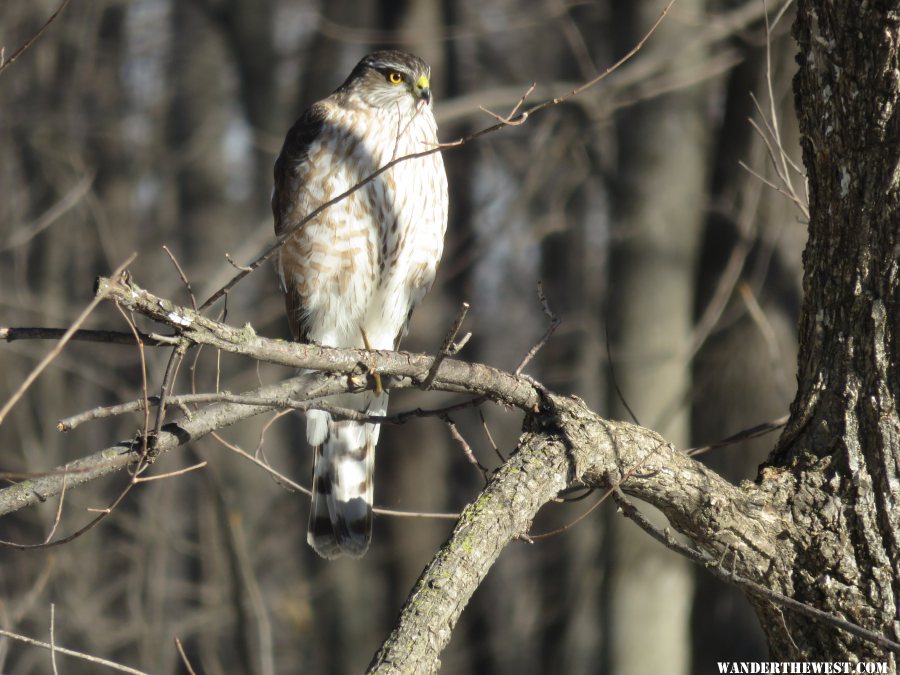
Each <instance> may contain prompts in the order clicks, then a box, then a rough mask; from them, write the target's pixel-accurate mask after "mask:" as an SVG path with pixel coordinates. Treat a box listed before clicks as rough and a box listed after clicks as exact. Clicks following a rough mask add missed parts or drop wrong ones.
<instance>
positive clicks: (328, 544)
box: [272, 50, 448, 558]
mask: <svg viewBox="0 0 900 675" xmlns="http://www.w3.org/2000/svg"><path fill="white" fill-rule="evenodd" d="M430 74H431V72H430V68H429V66H428V65H427V64H426V63H425V62H424V61H423V60H422V59H420V58H418V57H417V56H414V55H412V54H409V53H406V52H402V51H395V50H390V51H376V52H373V53H371V54H369V55H368V56H366V57H364V58H363V59H362V60H361V61H360V62H359V63H358V64H357V65H356V67H355V68H354V69H353V72H351V73H350V75H349V77H347V79H346V81H345V82H344V83H343V84H342V85H341V86H340V87H338V88H337V89H336V90H335V91H334V92H333V93H332V94H331V95H330V96H328V97H326V98H324V99H322V100H321V101H318V102H317V103H314V104H313V105H312V106H310V107H309V108H308V109H307V110H306V111H305V112H304V113H303V114H302V115H301V116H300V118H299V119H298V120H297V121H296V122H295V123H294V125H293V127H292V128H291V130H290V131H289V132H288V134H287V137H286V138H285V141H284V146H283V147H282V150H281V153H280V154H279V156H278V159H277V160H276V162H275V189H274V192H273V193H272V212H273V214H274V216H275V233H276V235H279V236H281V235H283V234H284V233H287V232H290V235H289V236H288V237H287V239H286V240H285V241H284V243H283V245H282V247H281V249H280V251H279V258H278V262H277V268H278V273H279V277H280V281H281V287H282V290H283V291H284V298H285V305H286V308H287V316H288V321H289V323H290V327H291V331H292V333H293V337H294V339H295V340H299V341H301V342H307V343H312V344H319V345H326V346H332V347H351V348H366V349H396V348H397V346H398V344H399V342H400V339H401V338H402V337H403V336H404V335H405V334H406V331H407V327H408V325H409V320H410V317H411V315H412V312H413V310H414V309H415V307H416V305H418V304H419V302H420V301H421V300H422V298H423V297H424V296H425V294H426V293H427V292H428V290H429V288H431V285H432V283H433V282H434V277H435V273H436V271H437V266H438V263H439V261H440V259H441V254H442V252H443V242H444V232H445V230H446V227H447V205H448V197H447V176H446V173H445V171H444V164H443V160H442V158H441V154H440V152H435V150H436V149H437V147H438V138H437V125H436V123H435V120H434V116H433V114H432V111H431V85H430V82H429V78H430ZM429 150H431V151H433V152H431V153H430V154H424V155H422V156H418V157H413V158H409V159H405V160H402V161H398V162H397V163H396V164H394V165H393V166H391V167H390V168H389V169H387V170H386V171H384V172H383V173H381V174H379V175H378V176H376V177H375V178H373V179H372V180H370V181H369V182H368V183H366V184H365V185H363V186H362V187H359V188H358V189H357V190H355V191H354V192H352V193H351V194H349V195H347V196H346V197H344V198H343V199H340V200H339V201H337V202H336V203H335V204H333V205H331V206H329V207H328V208H326V209H325V210H323V211H322V212H321V213H319V214H318V215H316V216H315V217H314V218H311V219H310V220H308V221H307V222H302V221H303V220H304V219H305V218H306V217H307V216H308V215H309V214H310V213H311V212H312V211H314V210H315V209H317V208H318V207H320V206H322V205H323V204H325V203H326V202H328V201H330V200H332V199H334V198H336V197H338V196H340V195H341V194H342V193H344V192H346V191H348V190H350V189H351V188H353V187H354V186H356V185H358V184H359V183H360V182H361V181H363V180H365V179H366V178H368V177H370V176H371V175H372V174H373V173H374V172H375V171H377V170H378V169H381V168H382V167H384V166H385V165H386V164H388V163H390V162H392V161H393V160H396V159H399V158H403V157H406V156H408V155H412V154H416V153H426V152H427V151H429ZM301 222H302V224H300V225H299V226H298V224H299V223H301ZM376 382H377V386H375V387H374V389H375V390H374V391H367V392H364V393H355V394H342V395H338V396H334V397H331V398H329V399H327V402H328V403H330V404H333V405H336V406H340V407H343V408H351V409H353V410H357V411H359V412H362V413H365V414H367V415H384V414H385V413H386V411H387V405H388V395H387V392H385V391H383V390H382V389H381V387H380V380H376ZM378 434H379V425H377V424H371V423H361V422H354V421H349V420H341V419H335V418H334V417H333V416H332V415H330V414H329V413H327V412H324V411H316V410H313V411H309V412H308V413H307V416H306V439H307V441H308V442H309V444H310V445H311V446H313V448H314V454H315V459H314V466H313V481H312V493H313V495H312V506H311V510H310V516H309V530H308V533H307V541H308V542H309V544H310V545H311V546H312V547H313V548H314V549H315V550H316V551H317V552H318V553H319V554H320V555H321V556H323V557H324V558H336V557H339V556H341V555H348V556H351V557H360V556H362V555H363V554H364V553H365V552H366V549H367V548H368V546H369V541H370V540H371V536H372V486H373V472H374V466H375V444H376V443H377V442H378Z"/></svg>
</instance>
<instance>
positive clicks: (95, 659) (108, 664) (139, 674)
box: [0, 629, 149, 675]
mask: <svg viewBox="0 0 900 675" xmlns="http://www.w3.org/2000/svg"><path fill="white" fill-rule="evenodd" d="M0 636H3V637H7V638H9V639H10V640H16V641H18V642H24V643H25V644H29V645H32V646H33V647H41V648H42V649H50V650H52V651H54V652H56V653H57V654H65V655H66V656H73V657H75V658H76V659H81V660H82V661H88V662H89V663H93V664H95V665H98V666H103V667H105V668H111V669H112V670H117V671H119V672H120V673H130V674H131V675H149V673H146V672H144V671H143V670H137V669H136V668H129V667H128V666H123V665H122V664H121V663H116V662H115V661H109V660H107V659H101V658H100V657H99V656H91V655H90V654H85V653H84V652H76V651H75V650H74V649H66V648H65V647H60V646H59V645H56V646H54V645H52V644H50V643H49V642H42V641H41V640H35V639H34V638H30V637H26V636H24V635H19V634H18V633H13V632H12V631H8V630H3V629H0Z"/></svg>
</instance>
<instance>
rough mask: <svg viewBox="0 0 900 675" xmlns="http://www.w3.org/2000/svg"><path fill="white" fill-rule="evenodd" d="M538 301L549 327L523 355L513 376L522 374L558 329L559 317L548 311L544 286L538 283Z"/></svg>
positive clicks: (548, 306)
mask: <svg viewBox="0 0 900 675" xmlns="http://www.w3.org/2000/svg"><path fill="white" fill-rule="evenodd" d="M537 292H538V299H539V300H540V301H541V307H542V308H543V309H544V314H546V315H547V316H548V317H549V319H550V325H548V326H547V330H546V331H544V334H543V335H542V336H541V339H540V340H538V341H537V343H536V344H535V345H534V346H533V347H532V348H531V349H529V350H528V353H527V354H526V355H525V358H523V359H522V362H521V363H520V364H519V365H518V366H516V369H515V371H514V374H515V375H518V374H519V373H521V372H522V370H523V369H524V368H525V366H527V365H528V364H529V363H531V360H532V359H533V358H534V357H535V356H536V355H537V353H538V352H539V351H541V349H543V348H544V345H546V344H547V342H549V341H550V338H551V337H552V336H553V333H555V332H556V329H557V328H559V324H560V321H559V317H558V316H556V314H554V313H553V310H551V309H550V305H549V304H548V303H547V297H546V296H545V295H544V285H543V284H542V283H541V282H538V285H537Z"/></svg>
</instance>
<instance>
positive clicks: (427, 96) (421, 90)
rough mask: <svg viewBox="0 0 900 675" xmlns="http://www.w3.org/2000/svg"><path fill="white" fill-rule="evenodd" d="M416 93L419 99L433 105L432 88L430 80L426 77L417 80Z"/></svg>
mask: <svg viewBox="0 0 900 675" xmlns="http://www.w3.org/2000/svg"><path fill="white" fill-rule="evenodd" d="M415 93H416V97H417V98H419V99H421V100H423V101H425V103H429V104H430V103H431V86H430V83H429V82H428V78H427V77H425V76H424V75H422V77H420V78H419V79H418V80H416V84H415Z"/></svg>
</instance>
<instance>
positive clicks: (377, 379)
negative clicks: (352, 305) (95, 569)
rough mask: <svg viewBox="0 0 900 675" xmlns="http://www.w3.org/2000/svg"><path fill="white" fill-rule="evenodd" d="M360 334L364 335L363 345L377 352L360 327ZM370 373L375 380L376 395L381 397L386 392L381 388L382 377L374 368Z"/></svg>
mask: <svg viewBox="0 0 900 675" xmlns="http://www.w3.org/2000/svg"><path fill="white" fill-rule="evenodd" d="M359 332H360V333H361V334H362V339H363V344H364V345H365V346H366V349H368V350H369V351H370V352H372V351H375V350H374V349H372V344H371V343H370V342H369V336H368V335H366V331H365V330H363V329H362V327H360V329H359ZM369 372H371V373H372V378H373V379H374V380H375V395H376V396H381V394H382V393H383V392H384V387H382V386H381V375H379V374H378V371H377V370H375V369H374V368H371V369H370V370H369Z"/></svg>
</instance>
